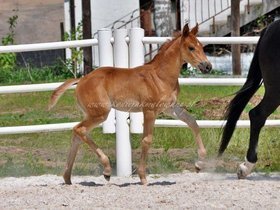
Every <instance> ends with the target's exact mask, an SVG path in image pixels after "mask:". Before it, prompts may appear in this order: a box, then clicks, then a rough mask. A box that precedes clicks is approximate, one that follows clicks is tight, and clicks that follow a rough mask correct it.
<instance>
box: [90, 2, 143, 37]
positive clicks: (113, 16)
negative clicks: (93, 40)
mask: <svg viewBox="0 0 280 210" xmlns="http://www.w3.org/2000/svg"><path fill="white" fill-rule="evenodd" d="M91 5H92V11H91V16H92V32H93V34H94V33H95V32H97V30H98V29H100V28H104V27H106V26H108V25H110V24H112V23H113V22H114V21H116V20H118V19H121V18H122V17H123V16H126V15H128V14H130V13H132V11H134V10H136V9H139V0H92V1H91ZM137 16H139V11H137V12H135V13H134V14H133V17H137ZM130 17H131V16H130V15H129V16H128V17H126V18H125V20H129V19H130ZM139 24H140V23H139V21H138V25H137V23H136V22H134V25H133V26H135V27H136V26H139ZM119 25H121V23H118V26H119ZM116 26H117V25H116Z"/></svg>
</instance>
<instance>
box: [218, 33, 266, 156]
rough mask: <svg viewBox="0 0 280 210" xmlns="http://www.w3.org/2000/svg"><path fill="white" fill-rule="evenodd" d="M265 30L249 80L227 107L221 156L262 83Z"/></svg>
mask: <svg viewBox="0 0 280 210" xmlns="http://www.w3.org/2000/svg"><path fill="white" fill-rule="evenodd" d="M264 33H265V30H263V31H262V33H261V36H260V40H259V41H258V44H257V47H256V50H255V53H254V56H253V60H252V62H251V65H250V68H249V72H248V76H247V80H246V82H245V84H244V85H243V87H242V88H241V89H240V90H239V91H238V92H237V93H236V95H235V97H234V98H233V99H232V100H231V102H230V103H229V105H228V106H227V108H226V112H225V115H224V119H225V120H227V122H226V125H225V127H224V129H223V134H222V139H221V143H220V148H219V152H218V153H219V154H218V155H219V156H221V155H222V154H223V152H224V151H225V149H226V148H227V146H228V144H229V141H230V139H231V137H232V134H233V131H234V129H235V127H236V123H237V121H238V119H239V117H240V115H241V113H242V111H243V110H244V108H245V106H246V105H247V103H248V102H249V100H250V99H251V97H252V96H253V95H254V94H255V93H256V91H257V90H258V89H259V87H260V86H261V84H262V73H261V69H260V65H259V59H258V56H259V43H260V41H261V39H262V36H263V34H264Z"/></svg>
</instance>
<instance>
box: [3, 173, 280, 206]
mask: <svg viewBox="0 0 280 210" xmlns="http://www.w3.org/2000/svg"><path fill="white" fill-rule="evenodd" d="M148 180H149V185H148V186H142V185H140V183H139V179H138V177H126V178H121V177H112V178H111V181H110V182H109V183H107V182H106V181H105V180H104V178H103V177H102V176H100V177H92V176H73V178H72V183H73V185H64V184H63V179H62V177H61V176H56V175H43V176H36V177H23V178H13V177H8V178H1V179H0V209H279V206H280V193H279V192H280V174H279V173H272V174H270V175H265V174H259V173H253V174H252V175H251V176H250V177H248V179H245V180H238V179H237V178H236V175H235V174H217V173H190V172H187V171H186V172H183V173H179V174H170V175H166V176H164V175H150V176H149V177H148Z"/></svg>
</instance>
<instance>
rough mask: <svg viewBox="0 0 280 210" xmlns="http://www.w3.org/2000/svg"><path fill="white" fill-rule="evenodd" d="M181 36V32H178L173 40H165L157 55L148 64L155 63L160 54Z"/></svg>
mask: <svg viewBox="0 0 280 210" xmlns="http://www.w3.org/2000/svg"><path fill="white" fill-rule="evenodd" d="M179 37H181V34H180V33H179V34H177V35H176V36H175V37H173V38H172V39H171V40H167V41H166V42H164V43H163V44H162V45H161V46H160V48H159V50H158V53H157V54H156V55H155V57H154V58H153V59H152V60H151V61H149V62H148V63H147V64H151V63H153V62H154V61H155V60H156V59H157V58H158V57H159V56H160V55H162V54H163V53H164V52H165V51H166V50H167V49H168V48H169V47H170V46H171V45H172V44H173V43H174V42H175V41H176V40H177V39H178V38H179Z"/></svg>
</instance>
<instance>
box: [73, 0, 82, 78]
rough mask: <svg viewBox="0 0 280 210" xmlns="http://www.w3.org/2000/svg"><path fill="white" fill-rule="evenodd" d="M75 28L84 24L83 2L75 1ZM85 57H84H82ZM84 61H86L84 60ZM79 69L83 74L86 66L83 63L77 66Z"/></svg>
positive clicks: (80, 0)
mask: <svg viewBox="0 0 280 210" xmlns="http://www.w3.org/2000/svg"><path fill="white" fill-rule="evenodd" d="M74 3H75V27H76V28H77V27H78V24H79V23H81V22H82V20H83V14H82V0H75V1H74ZM78 49H79V47H78ZM82 57H83V55H82ZM82 60H84V59H83V58H82ZM77 67H78V69H79V70H80V72H79V73H83V72H84V65H83V63H81V64H77Z"/></svg>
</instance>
